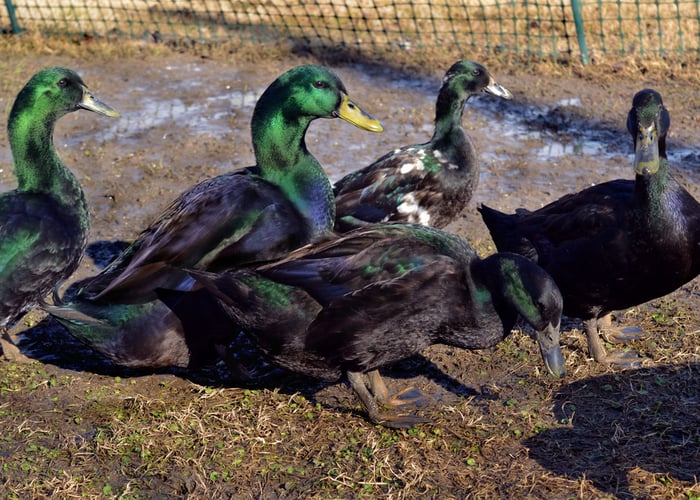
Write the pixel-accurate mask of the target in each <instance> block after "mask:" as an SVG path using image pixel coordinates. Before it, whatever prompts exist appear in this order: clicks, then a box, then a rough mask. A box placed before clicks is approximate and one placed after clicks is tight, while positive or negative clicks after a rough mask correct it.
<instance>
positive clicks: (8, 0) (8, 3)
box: [5, 0, 22, 35]
mask: <svg viewBox="0 0 700 500" xmlns="http://www.w3.org/2000/svg"><path fill="white" fill-rule="evenodd" d="M5 7H7V15H8V16H10V26H11V27H12V33H14V34H15V35H16V34H17V33H21V32H22V28H20V27H19V24H17V17H16V16H15V6H14V5H12V0H5Z"/></svg>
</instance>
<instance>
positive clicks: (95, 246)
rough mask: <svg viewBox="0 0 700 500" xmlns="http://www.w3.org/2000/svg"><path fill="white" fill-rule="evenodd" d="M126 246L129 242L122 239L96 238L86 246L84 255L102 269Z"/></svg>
mask: <svg viewBox="0 0 700 500" xmlns="http://www.w3.org/2000/svg"><path fill="white" fill-rule="evenodd" d="M128 247H129V243H128V242H126V241H123V240H98V241H93V242H92V243H90V244H89V245H88V246H87V248H86V249H85V255H87V256H88V257H90V259H92V262H93V263H94V264H95V266H96V267H97V268H98V269H104V268H105V267H107V266H108V265H109V264H111V263H112V261H113V260H114V259H116V258H117V257H118V256H119V254H121V253H122V252H123V251H124V250H126V249H127V248H128Z"/></svg>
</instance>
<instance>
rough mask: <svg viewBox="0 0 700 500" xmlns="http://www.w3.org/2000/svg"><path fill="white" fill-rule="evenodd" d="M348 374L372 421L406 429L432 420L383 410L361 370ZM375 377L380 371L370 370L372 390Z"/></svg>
mask: <svg viewBox="0 0 700 500" xmlns="http://www.w3.org/2000/svg"><path fill="white" fill-rule="evenodd" d="M375 372H376V370H375ZM347 376H348V381H349V382H350V385H351V386H352V388H353V389H354V390H355V393H356V394H357V396H358V397H359V398H360V402H361V403H362V406H363V407H364V409H365V411H366V412H367V416H368V417H369V420H370V421H371V422H372V423H375V424H378V425H383V426H384V427H391V428H394V429H405V428H409V427H413V426H414V425H416V424H422V423H429V422H432V419H429V418H425V417H419V416H417V415H413V414H410V413H409V414H400V415H396V414H393V413H387V412H383V411H381V410H380V409H379V404H377V401H378V398H377V397H376V396H375V395H373V394H371V393H370V391H369V390H368V388H367V383H365V379H364V376H363V374H362V373H359V372H348V373H347ZM374 377H379V373H378V372H376V373H374V372H370V373H369V374H368V378H369V379H370V382H369V383H370V385H371V386H372V391H374V390H375V388H374V385H375V384H376V383H377V382H376V379H375V380H374V381H372V379H373V378H374ZM379 380H380V382H381V385H382V386H384V391H386V386H385V385H384V382H383V381H381V377H379ZM379 392H380V393H381V392H382V389H379ZM386 393H387V394H388V391H386ZM382 397H384V396H382ZM394 397H395V396H394ZM387 399H389V398H387ZM404 404H405V403H404Z"/></svg>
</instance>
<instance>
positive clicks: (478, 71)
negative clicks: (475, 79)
mask: <svg viewBox="0 0 700 500" xmlns="http://www.w3.org/2000/svg"><path fill="white" fill-rule="evenodd" d="M480 74H481V70H480V69H479V68H476V69H475V70H474V71H472V75H474V76H479V75H480Z"/></svg>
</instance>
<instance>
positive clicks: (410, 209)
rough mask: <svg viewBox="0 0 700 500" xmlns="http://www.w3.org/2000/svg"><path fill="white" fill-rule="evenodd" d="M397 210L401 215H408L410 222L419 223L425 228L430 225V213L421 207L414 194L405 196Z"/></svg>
mask: <svg viewBox="0 0 700 500" xmlns="http://www.w3.org/2000/svg"><path fill="white" fill-rule="evenodd" d="M396 210H397V211H398V212H399V213H400V214H402V215H406V216H407V218H408V222H417V223H419V224H422V225H424V226H427V225H429V224H430V213H429V212H428V211H427V210H425V209H424V208H422V207H421V206H420V204H419V203H418V201H417V200H416V197H415V195H414V194H413V193H408V194H407V195H406V196H404V197H403V199H402V200H401V204H400V205H399V206H398V207H396Z"/></svg>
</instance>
